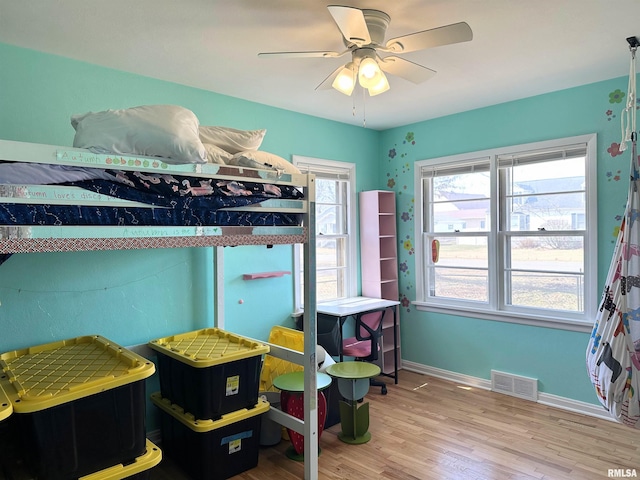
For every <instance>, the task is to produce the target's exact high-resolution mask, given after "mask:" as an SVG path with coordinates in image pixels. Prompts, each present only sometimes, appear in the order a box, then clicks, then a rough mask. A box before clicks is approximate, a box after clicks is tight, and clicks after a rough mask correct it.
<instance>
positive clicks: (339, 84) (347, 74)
mask: <svg viewBox="0 0 640 480" xmlns="http://www.w3.org/2000/svg"><path fill="white" fill-rule="evenodd" d="M331 86H332V87H333V88H335V89H336V90H337V91H339V92H340V93H344V94H345V95H351V93H352V92H353V88H354V87H355V86H356V79H355V72H354V69H353V64H352V63H348V64H347V65H345V66H344V68H343V69H342V70H340V73H338V75H337V76H336V78H335V79H334V80H333V83H332V84H331Z"/></svg>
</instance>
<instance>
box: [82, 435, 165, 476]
mask: <svg viewBox="0 0 640 480" xmlns="http://www.w3.org/2000/svg"><path fill="white" fill-rule="evenodd" d="M146 442H147V443H146V445H147V449H146V451H145V452H144V453H143V454H142V455H140V456H139V457H137V458H136V459H135V460H134V461H133V463H128V464H127V465H124V464H122V463H119V464H118V465H114V466H112V467H109V468H105V469H104V470H99V471H97V472H94V473H92V474H90V475H86V476H84V477H80V479H79V480H120V479H122V478H129V477H132V476H133V475H136V474H138V473H142V472H145V471H147V470H149V469H150V468H153V467H155V466H156V465H158V464H159V463H160V460H162V451H161V450H160V449H159V448H158V447H156V446H155V445H154V444H153V442H151V440H149V439H146Z"/></svg>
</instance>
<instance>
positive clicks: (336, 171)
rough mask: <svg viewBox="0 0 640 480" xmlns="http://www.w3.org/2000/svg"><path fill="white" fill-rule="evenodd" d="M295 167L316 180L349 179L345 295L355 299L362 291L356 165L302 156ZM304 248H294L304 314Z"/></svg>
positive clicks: (297, 299) (297, 292) (297, 298)
mask: <svg viewBox="0 0 640 480" xmlns="http://www.w3.org/2000/svg"><path fill="white" fill-rule="evenodd" d="M292 160H293V164H294V165H296V166H297V167H298V168H299V169H300V170H301V171H302V172H303V173H307V172H309V173H313V174H315V175H316V179H318V178H323V176H324V177H325V178H326V177H336V176H339V177H342V178H346V179H347V188H348V192H347V198H348V205H347V208H346V214H347V258H346V259H345V261H346V264H345V292H344V297H340V298H348V297H354V296H355V295H356V292H357V289H358V272H357V267H358V263H357V258H358V256H357V255H358V249H357V228H356V164H355V163H350V162H339V161H336V160H326V159H321V158H313V157H305V156H301V155H293V156H292ZM301 248H302V246H301V245H298V244H296V245H294V249H293V264H294V288H295V299H294V301H295V308H296V311H300V310H302V308H303V295H302V289H301V285H302V279H301V276H300V275H301V269H302V265H300V256H301V251H300V249H301Z"/></svg>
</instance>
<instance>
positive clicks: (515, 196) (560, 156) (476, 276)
mask: <svg viewBox="0 0 640 480" xmlns="http://www.w3.org/2000/svg"><path fill="white" fill-rule="evenodd" d="M416 167H417V168H416V176H417V178H416V194H417V195H421V196H422V201H421V202H416V203H417V204H420V205H419V207H420V209H421V212H420V214H419V215H417V216H416V218H417V222H418V223H417V224H416V232H417V234H418V235H421V236H422V241H421V249H420V252H419V254H418V255H417V257H416V261H417V265H416V267H417V271H418V272H420V273H419V274H418V276H417V281H418V298H417V304H418V305H421V306H424V307H427V306H428V307H438V308H442V309H445V310H471V311H473V310H476V311H483V312H485V313H486V312H489V313H494V314H498V315H512V316H515V315H518V316H519V317H522V316H525V317H526V316H527V315H529V316H532V317H540V318H551V319H553V320H554V321H555V320H560V321H564V322H580V321H585V322H586V321H589V315H590V314H591V313H592V312H593V311H594V308H595V304H594V299H595V302H597V301H598V300H599V296H598V295H597V292H596V291H595V290H596V288H597V286H596V281H597V279H596V262H595V259H596V257H597V255H595V252H596V236H595V232H596V228H595V225H596V206H595V189H596V183H595V136H584V137H574V138H571V139H563V140H556V141H550V142H541V143H537V144H529V145H521V146H516V147H509V148H503V149H496V150H495V151H485V152H477V153H473V154H468V155H458V156H455V157H447V158H442V159H433V160H425V161H421V162H417V163H416ZM586 299H590V301H589V302H587V301H586Z"/></svg>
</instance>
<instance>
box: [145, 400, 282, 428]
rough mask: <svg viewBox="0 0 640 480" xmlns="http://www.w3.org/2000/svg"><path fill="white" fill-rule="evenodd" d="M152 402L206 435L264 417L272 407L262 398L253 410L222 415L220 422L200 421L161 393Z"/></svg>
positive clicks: (248, 409) (244, 409)
mask: <svg viewBox="0 0 640 480" xmlns="http://www.w3.org/2000/svg"><path fill="white" fill-rule="evenodd" d="M151 401H152V402H153V404H154V405H155V406H157V407H158V408H160V409H161V410H164V411H165V412H167V413H168V414H169V415H171V416H172V417H173V418H175V419H176V420H178V421H179V422H181V423H182V424H184V425H186V426H187V427H189V428H190V429H191V430H193V431H194V432H198V433H205V432H210V431H212V430H216V429H218V428H222V427H226V426H227V425H232V424H234V423H236V422H239V421H241V420H246V419H248V418H251V417H255V416H256V415H262V414H263V413H266V412H268V411H269V408H270V407H271V406H270V404H269V402H267V401H266V400H264V399H262V398H258V403H256V406H255V407H253V408H241V409H240V410H235V411H233V412H230V413H227V414H225V415H222V417H220V418H219V419H218V420H199V419H196V418H195V417H194V416H193V415H192V414H191V413H186V412H185V411H184V409H183V408H182V407H179V406H178V405H176V404H175V403H171V401H170V400H169V399H168V398H162V396H161V395H160V392H156V393H152V394H151Z"/></svg>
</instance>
